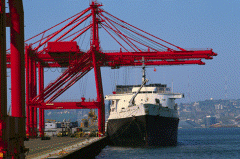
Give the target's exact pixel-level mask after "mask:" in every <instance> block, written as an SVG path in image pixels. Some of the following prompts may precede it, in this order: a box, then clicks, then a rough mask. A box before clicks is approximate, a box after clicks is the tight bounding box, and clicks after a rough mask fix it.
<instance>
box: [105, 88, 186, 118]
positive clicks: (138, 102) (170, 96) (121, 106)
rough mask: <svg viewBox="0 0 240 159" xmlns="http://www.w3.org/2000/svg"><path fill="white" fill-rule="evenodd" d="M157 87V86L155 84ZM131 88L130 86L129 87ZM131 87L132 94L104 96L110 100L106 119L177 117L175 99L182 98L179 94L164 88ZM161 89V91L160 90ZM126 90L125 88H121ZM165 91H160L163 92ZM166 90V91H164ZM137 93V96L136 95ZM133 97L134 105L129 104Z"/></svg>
mask: <svg viewBox="0 0 240 159" xmlns="http://www.w3.org/2000/svg"><path fill="white" fill-rule="evenodd" d="M155 85H157V84H155ZM130 88H131V86H130ZM139 88H140V87H133V88H132V92H130V93H122V91H121V90H120V92H121V93H120V94H118V92H117V94H112V95H107V96H105V100H111V101H112V104H111V106H110V115H109V118H108V119H119V118H128V117H133V116H142V115H159V116H164V117H178V112H177V104H175V99H177V98H183V96H184V95H183V94H181V93H171V92H170V89H169V88H168V89H167V88H166V87H161V86H160V87H153V86H151V85H149V86H147V85H144V86H143V87H142V89H141V90H140V91H139V92H138V93H137V91H138V90H139ZM161 88H163V89H161ZM124 89H125V90H126V89H127V87H125V88H123V90H124ZM164 89H165V91H162V90H164ZM166 90H167V91H166ZM136 93H137V94H136ZM133 96H136V97H135V98H134V104H131V99H132V98H133Z"/></svg>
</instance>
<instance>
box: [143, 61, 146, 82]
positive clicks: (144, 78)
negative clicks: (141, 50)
mask: <svg viewBox="0 0 240 159" xmlns="http://www.w3.org/2000/svg"><path fill="white" fill-rule="evenodd" d="M142 73H143V74H142V84H143V83H144V81H145V80H146V74H145V60H144V57H142ZM144 85H145V84H144Z"/></svg>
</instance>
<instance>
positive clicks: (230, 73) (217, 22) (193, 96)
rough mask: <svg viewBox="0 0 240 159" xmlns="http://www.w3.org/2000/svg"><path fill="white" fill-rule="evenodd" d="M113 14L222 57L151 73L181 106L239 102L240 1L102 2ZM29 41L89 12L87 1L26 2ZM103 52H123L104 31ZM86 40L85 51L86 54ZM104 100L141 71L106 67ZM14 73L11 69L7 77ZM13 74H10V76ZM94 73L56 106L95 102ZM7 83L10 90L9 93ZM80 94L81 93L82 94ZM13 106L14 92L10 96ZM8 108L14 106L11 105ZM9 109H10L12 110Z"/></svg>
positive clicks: (48, 76)
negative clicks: (169, 88)
mask: <svg viewBox="0 0 240 159" xmlns="http://www.w3.org/2000/svg"><path fill="white" fill-rule="evenodd" d="M99 2H101V3H102V4H103V7H102V8H103V9H104V10H106V11H107V12H109V13H111V14H112V15H114V16H116V17H118V18H120V19H122V20H124V21H126V22H128V23H130V24H132V25H134V26H136V27H138V28H141V29H143V30H145V31H147V32H149V33H151V34H154V35H155V36H157V37H159V38H162V39H164V40H166V41H169V42H171V43H173V44H175V45H178V46H180V47H182V48H193V49H204V48H212V49H213V51H214V52H215V53H217V54H218V56H216V57H214V59H213V60H203V61H204V62H206V65H204V66H202V65H201V66H200V65H185V66H156V69H157V71H156V72H154V71H153V70H154V68H153V67H148V68H147V78H148V79H150V83H164V84H168V86H172V83H173V87H174V92H181V93H184V94H185V98H184V99H181V100H178V101H177V102H178V103H180V102H194V101H199V100H206V99H210V98H213V99H237V98H239V94H240V82H239V81H240V64H239V62H240V56H239V53H240V52H239V42H240V27H239V25H240V12H239V10H240V1H238V0H232V1H226V0H218V1H216V0H212V1H209V0H182V1H179V0H116V1H113V0H101V1H99ZM23 5H24V12H25V39H28V38H30V37H32V36H34V35H36V34H38V33H40V32H42V31H44V30H46V29H48V28H50V27H51V26H53V25H55V24H57V23H59V22H61V21H63V20H65V19H67V18H69V17H71V16H72V15H74V14H76V13H78V12H80V11H82V10H84V9H86V8H87V7H88V6H89V0H85V1H83V0H50V1H49V0H41V1H38V0H34V1H33V0H23ZM100 41H101V46H102V49H103V50H119V46H118V45H116V43H114V40H112V39H110V38H107V37H106V36H105V33H104V32H103V31H101V30H100ZM88 46H89V41H87V40H86V41H84V43H83V45H81V47H82V49H84V50H85V49H87V48H88ZM101 70H102V79H103V87H104V95H107V94H110V93H111V92H112V91H113V89H114V86H115V84H139V83H140V82H141V69H140V68H135V67H127V68H126V67H125V68H120V69H118V70H111V69H110V68H102V69H101ZM9 71H10V70H8V72H9ZM45 71H46V72H45V85H47V84H48V83H49V82H50V81H53V80H54V79H56V78H57V77H58V76H59V75H60V73H59V72H58V71H60V69H57V70H56V69H51V70H48V71H47V69H46V70H45ZM8 75H10V73H8ZM94 81H95V80H94V76H93V71H91V72H89V73H88V74H87V76H86V77H84V78H83V79H82V80H81V81H80V82H78V83H77V84H75V85H74V86H73V87H72V88H70V89H69V90H68V91H67V92H66V93H65V94H63V95H62V96H60V97H59V99H58V101H67V100H76V99H80V97H81V96H82V94H84V96H85V97H86V98H95V97H96V89H95V82H94ZM10 87H11V86H10V78H8V88H10ZM80 89H81V90H80ZM8 101H10V91H8ZM9 104H10V103H9ZM9 104H8V105H9Z"/></svg>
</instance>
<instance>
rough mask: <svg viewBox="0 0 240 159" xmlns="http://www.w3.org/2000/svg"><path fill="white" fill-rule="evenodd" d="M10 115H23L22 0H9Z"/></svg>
mask: <svg viewBox="0 0 240 159" xmlns="http://www.w3.org/2000/svg"><path fill="white" fill-rule="evenodd" d="M9 8H10V17H11V27H10V34H11V40H10V41H11V44H10V49H11V87H12V89H11V96H12V97H11V99H12V116H14V117H25V79H24V78H25V72H24V71H25V68H24V19H23V6H22V1H18V0H10V1H9Z"/></svg>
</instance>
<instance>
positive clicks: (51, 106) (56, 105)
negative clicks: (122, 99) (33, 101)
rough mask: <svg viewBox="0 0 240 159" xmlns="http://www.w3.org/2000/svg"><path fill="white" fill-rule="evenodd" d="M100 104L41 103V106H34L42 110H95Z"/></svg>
mask: <svg viewBox="0 0 240 159" xmlns="http://www.w3.org/2000/svg"><path fill="white" fill-rule="evenodd" d="M100 104H101V103H100V102H98V101H94V102H52V103H41V106H39V105H36V106H37V107H39V108H43V109H97V108H99V106H100Z"/></svg>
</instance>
